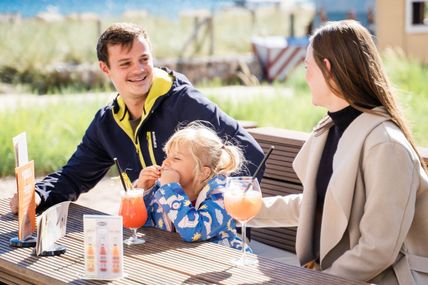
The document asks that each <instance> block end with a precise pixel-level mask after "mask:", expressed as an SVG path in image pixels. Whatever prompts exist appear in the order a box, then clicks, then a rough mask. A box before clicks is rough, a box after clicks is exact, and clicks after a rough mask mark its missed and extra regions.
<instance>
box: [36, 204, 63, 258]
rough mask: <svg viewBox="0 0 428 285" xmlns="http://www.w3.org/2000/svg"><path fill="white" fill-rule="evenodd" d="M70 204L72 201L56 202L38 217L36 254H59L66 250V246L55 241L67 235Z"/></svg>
mask: <svg viewBox="0 0 428 285" xmlns="http://www.w3.org/2000/svg"><path fill="white" fill-rule="evenodd" d="M69 205H70V201H65V202H62V203H59V204H56V205H54V206H52V207H50V208H49V209H47V210H46V211H44V212H43V214H42V215H40V216H39V217H38V219H37V244H36V249H35V254H36V255H59V254H62V253H64V252H65V247H63V246H60V245H57V244H56V243H55V242H56V241H57V240H58V239H60V238H62V237H63V236H65V233H66V227H67V216H68V206H69Z"/></svg>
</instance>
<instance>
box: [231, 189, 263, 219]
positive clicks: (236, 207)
mask: <svg viewBox="0 0 428 285" xmlns="http://www.w3.org/2000/svg"><path fill="white" fill-rule="evenodd" d="M224 206H225V207H226V211H227V212H228V213H229V215H231V216H232V217H233V218H234V219H236V220H238V221H240V222H247V221H249V220H251V219H252V218H253V217H254V216H255V215H257V213H258V212H259V211H260V209H261V207H262V194H261V193H260V192H258V191H253V190H248V191H247V192H243V191H239V189H238V191H236V190H235V191H234V189H228V190H227V191H226V192H225V193H224Z"/></svg>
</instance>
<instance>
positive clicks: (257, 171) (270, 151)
mask: <svg viewBox="0 0 428 285" xmlns="http://www.w3.org/2000/svg"><path fill="white" fill-rule="evenodd" d="M274 148H275V147H274V146H273V145H271V146H270V149H269V151H268V152H267V153H266V155H265V157H263V160H262V162H260V164H259V166H258V167H257V169H256V171H255V172H254V174H253V179H254V178H256V177H257V175H258V174H259V172H260V170H261V169H262V166H263V165H264V164H265V162H266V160H267V159H268V157H269V155H270V154H271V153H272V151H273V150H274Z"/></svg>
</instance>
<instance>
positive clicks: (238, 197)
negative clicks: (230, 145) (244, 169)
mask: <svg viewBox="0 0 428 285" xmlns="http://www.w3.org/2000/svg"><path fill="white" fill-rule="evenodd" d="M224 207H225V208H226V211H227V212H228V213H229V215H230V216H232V218H234V219H235V220H238V221H239V222H240V223H241V227H242V255H241V257H240V258H238V259H234V260H232V264H234V265H238V266H243V265H252V264H257V263H258V261H257V259H254V258H251V257H249V256H247V255H246V251H245V248H246V236H245V234H246V229H245V227H246V223H247V222H248V221H249V220H251V219H252V218H253V217H254V216H255V215H257V214H258V212H259V211H260V209H261V208H262V192H261V191H260V185H259V182H258V181H257V179H255V178H253V177H246V176H241V177H228V178H227V180H226V189H225V191H224Z"/></svg>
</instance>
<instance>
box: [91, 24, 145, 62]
mask: <svg viewBox="0 0 428 285" xmlns="http://www.w3.org/2000/svg"><path fill="white" fill-rule="evenodd" d="M140 36H143V38H144V39H145V40H146V41H147V43H148V44H149V46H150V39H149V35H148V34H147V32H146V30H145V29H144V28H143V27H141V26H139V25H136V24H131V23H116V24H113V25H111V26H110V27H108V28H107V30H105V31H104V33H103V34H102V35H101V36H100V38H99V39H98V43H97V57H98V60H99V61H102V62H104V63H105V64H107V66H110V65H109V61H108V50H107V48H108V46H109V45H117V44H119V45H121V46H123V47H126V48H128V49H131V48H132V43H133V42H134V39H136V38H138V37H140Z"/></svg>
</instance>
